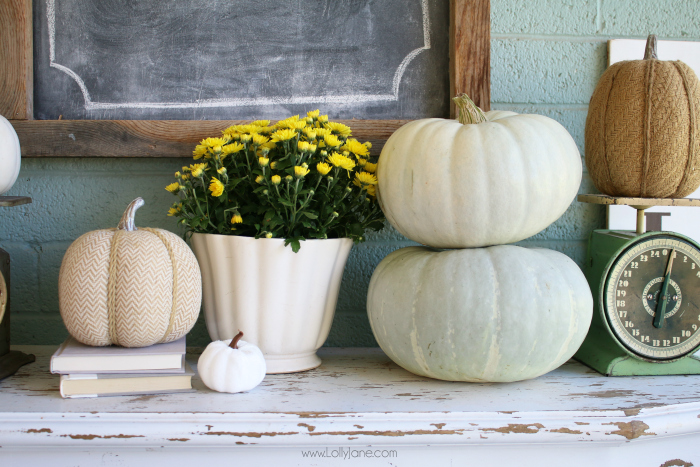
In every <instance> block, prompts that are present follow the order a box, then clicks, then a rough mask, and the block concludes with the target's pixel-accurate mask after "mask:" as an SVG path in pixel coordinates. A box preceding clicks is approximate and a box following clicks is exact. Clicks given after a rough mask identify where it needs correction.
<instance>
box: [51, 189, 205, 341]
mask: <svg viewBox="0 0 700 467" xmlns="http://www.w3.org/2000/svg"><path fill="white" fill-rule="evenodd" d="M143 204H144V201H143V199H141V198H137V199H135V200H134V201H133V202H132V203H131V204H130V205H129V207H128V208H127V209H126V211H125V212H124V216H122V219H121V221H120V222H119V226H118V227H117V228H116V229H107V230H95V231H93V232H88V233H86V234H85V235H82V236H81V237H79V238H78V239H77V240H76V241H75V242H73V244H72V245H71V246H70V247H69V248H68V251H66V254H65V256H64V257H63V263H62V264H61V271H60V273H59V278H58V298H59V308H60V311H61V317H62V318H63V322H64V323H65V325H66V328H67V329H68V332H69V333H70V334H71V335H72V336H73V337H75V338H76V339H77V340H78V341H80V342H82V343H84V344H87V345H95V346H105V345H110V344H115V345H121V346H124V347H145V346H148V345H152V344H157V343H162V342H171V341H174V340H176V339H179V338H180V337H182V336H184V335H185V334H187V332H189V330H190V329H191V328H192V326H194V323H195V321H196V320H197V316H198V315H199V309H200V304H201V300H202V278H201V273H200V270H199V265H198V263H197V260H196V258H195V256H194V254H193V253H192V251H191V250H190V248H189V247H188V246H187V244H186V243H185V242H184V241H183V240H182V239H181V238H180V237H178V236H177V235H175V234H174V233H172V232H168V231H167V230H161V229H149V228H141V229H137V228H136V226H135V224H134V215H135V213H136V210H137V209H138V208H139V207H141V206H143Z"/></svg>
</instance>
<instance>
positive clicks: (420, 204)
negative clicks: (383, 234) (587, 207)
mask: <svg viewBox="0 0 700 467" xmlns="http://www.w3.org/2000/svg"><path fill="white" fill-rule="evenodd" d="M456 99H457V100H456V102H458V105H459V106H460V120H459V121H456V120H447V119H442V118H427V119H421V120H414V121H412V122H410V123H408V124H406V125H404V126H402V127H401V128H399V129H398V130H397V131H396V132H394V134H392V135H391V137H390V138H389V139H388V140H387V142H386V145H385V146H384V148H383V149H382V153H381V156H380V157H379V162H378V166H377V179H378V181H379V183H378V185H377V199H378V200H379V204H380V205H381V207H382V210H383V211H384V214H385V215H386V218H387V220H388V221H389V222H390V223H391V224H392V225H393V226H394V227H395V228H396V230H398V231H399V232H400V233H402V234H403V235H405V236H406V237H408V238H410V239H411V240H414V241H416V242H419V243H423V244H425V245H429V246H432V247H436V248H474V247H482V246H489V245H497V244H504V243H513V242H517V241H519V240H523V239H525V238H527V237H530V236H532V235H535V234H536V233H538V232H539V231H541V230H543V229H544V228H546V227H547V226H549V225H550V224H551V223H553V222H554V221H556V220H557V219H558V218H559V217H560V216H561V215H562V214H564V212H565V211H566V209H567V208H568V207H569V205H570V204H571V202H572V201H573V199H574V197H575V196H576V193H577V192H578V188H579V185H580V183H581V173H582V164H581V156H580V154H579V152H578V149H577V147H576V143H575V142H574V140H573V138H572V137H571V135H569V133H568V132H567V131H566V129H565V128H564V127H563V126H562V125H561V124H559V123H558V122H556V121H555V120H553V119H551V118H548V117H544V116H542V115H519V114H516V113H515V112H506V111H492V112H486V114H484V113H483V112H482V111H481V110H480V109H479V108H478V107H476V105H474V103H473V102H471V101H470V100H469V99H468V98H467V97H466V96H462V97H459V98H456ZM468 115H474V118H466V116H468Z"/></svg>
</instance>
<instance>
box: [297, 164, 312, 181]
mask: <svg viewBox="0 0 700 467" xmlns="http://www.w3.org/2000/svg"><path fill="white" fill-rule="evenodd" d="M308 173H309V169H307V168H306V167H302V166H300V165H295V166H294V176H295V177H296V178H303V177H306V174H308Z"/></svg>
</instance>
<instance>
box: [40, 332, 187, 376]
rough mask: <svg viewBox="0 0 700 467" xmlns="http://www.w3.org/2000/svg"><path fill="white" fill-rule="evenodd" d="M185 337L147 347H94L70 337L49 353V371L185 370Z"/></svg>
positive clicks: (171, 371)
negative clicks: (52, 352) (53, 351)
mask: <svg viewBox="0 0 700 467" xmlns="http://www.w3.org/2000/svg"><path fill="white" fill-rule="evenodd" d="M184 362H185V337H182V338H180V339H178V340H176V341H173V342H168V343H166V344H155V345H151V346H148V347H118V346H114V345H111V346H108V347H93V346H90V345H85V344H81V343H80V342H78V341H77V340H75V339H74V338H72V337H69V338H68V339H66V341H65V342H64V343H63V344H61V346H60V347H59V348H58V350H56V352H55V353H54V354H53V356H52V357H51V373H57V374H68V373H70V374H77V373H184V372H185V367H184Z"/></svg>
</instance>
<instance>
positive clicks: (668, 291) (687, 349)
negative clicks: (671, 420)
mask: <svg viewBox="0 0 700 467" xmlns="http://www.w3.org/2000/svg"><path fill="white" fill-rule="evenodd" d="M578 200H579V201H582V202H587V203H595V204H606V205H611V204H621V205H628V206H631V207H633V208H635V209H637V229H636V231H619V230H595V231H593V232H592V234H591V237H590V240H589V243H588V254H587V258H586V263H585V265H584V266H585V267H584V273H585V275H586V279H588V283H589V284H590V286H591V292H592V293H593V303H594V310H593V320H592V322H591V328H590V330H589V332H588V335H587V336H586V339H585V341H584V342H583V345H582V346H581V348H580V349H579V351H578V352H577V353H576V355H575V356H574V358H575V359H576V360H579V361H580V362H582V363H584V364H586V365H588V366H590V367H591V368H593V369H594V370H596V371H598V372H600V373H603V374H605V375H608V376H631V375H688V374H700V360H699V359H698V358H697V357H695V356H694V353H695V352H696V351H697V350H698V349H700V245H698V243H696V242H695V241H694V240H692V239H690V238H688V237H686V236H684V235H680V234H677V233H673V232H663V231H655V232H646V233H644V232H643V230H644V210H645V209H647V208H649V207H652V206H700V199H688V198H682V199H663V198H619V197H610V196H605V195H579V197H578Z"/></svg>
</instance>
